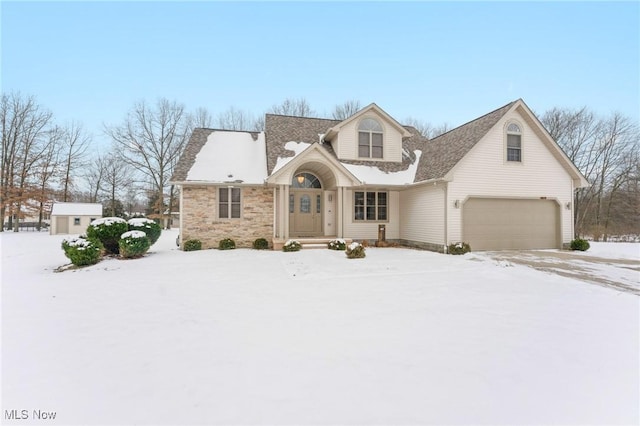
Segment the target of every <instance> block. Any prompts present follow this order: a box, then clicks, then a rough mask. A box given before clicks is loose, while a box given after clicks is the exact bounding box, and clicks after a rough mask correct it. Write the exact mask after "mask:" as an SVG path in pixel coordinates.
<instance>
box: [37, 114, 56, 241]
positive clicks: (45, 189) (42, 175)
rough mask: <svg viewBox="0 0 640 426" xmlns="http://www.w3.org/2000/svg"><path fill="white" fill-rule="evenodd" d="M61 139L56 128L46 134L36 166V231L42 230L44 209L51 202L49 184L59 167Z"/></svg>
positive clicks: (51, 189)
mask: <svg viewBox="0 0 640 426" xmlns="http://www.w3.org/2000/svg"><path fill="white" fill-rule="evenodd" d="M61 137H62V131H61V129H60V128H59V127H58V126H54V127H53V128H52V129H50V130H49V132H48V134H47V138H48V139H49V141H48V142H47V143H46V144H45V150H44V152H43V155H42V157H41V158H40V159H39V161H38V162H37V164H36V169H35V175H36V177H37V179H38V186H39V191H38V195H37V196H36V197H35V201H36V202H37V203H38V226H37V229H38V230H40V229H41V228H42V223H43V220H44V215H45V208H47V207H50V206H49V205H48V204H49V203H50V201H51V200H53V188H52V187H51V185H50V183H51V180H52V178H54V177H55V176H56V174H57V173H58V168H59V167H60V163H59V158H58V157H59V155H60V143H59V141H60V139H61Z"/></svg>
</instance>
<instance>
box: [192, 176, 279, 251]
mask: <svg viewBox="0 0 640 426" xmlns="http://www.w3.org/2000/svg"><path fill="white" fill-rule="evenodd" d="M241 191H242V195H241V203H242V204H241V208H242V217H241V218H240V219H218V202H217V198H218V187H217V186H185V187H183V189H182V200H183V204H182V211H181V214H182V228H181V229H180V232H181V234H182V241H183V242H184V241H187V240H191V239H198V240H200V241H202V248H203V249H205V248H218V243H219V242H220V240H222V239H223V238H232V239H233V240H234V241H235V242H236V247H252V245H253V242H254V241H255V240H256V238H265V239H267V241H271V239H272V237H273V189H272V188H266V187H262V186H259V187H241Z"/></svg>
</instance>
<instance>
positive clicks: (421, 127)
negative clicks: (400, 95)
mask: <svg viewBox="0 0 640 426" xmlns="http://www.w3.org/2000/svg"><path fill="white" fill-rule="evenodd" d="M403 124H404V125H406V126H411V127H414V128H415V129H416V130H417V131H419V132H420V134H421V135H422V136H424V137H425V138H431V137H432V135H433V126H432V125H431V123H429V122H427V121H422V120H418V119H417V118H413V117H409V118H407V119H406V120H404V122H403Z"/></svg>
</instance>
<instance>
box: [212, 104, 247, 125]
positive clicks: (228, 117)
mask: <svg viewBox="0 0 640 426" xmlns="http://www.w3.org/2000/svg"><path fill="white" fill-rule="evenodd" d="M253 122H254V120H253V118H252V117H251V114H249V113H247V112H245V111H242V110H240V109H236V108H234V107H229V109H227V110H226V111H224V112H222V113H220V114H218V117H217V119H216V127H218V128H220V129H224V130H250V127H251V126H252V124H253Z"/></svg>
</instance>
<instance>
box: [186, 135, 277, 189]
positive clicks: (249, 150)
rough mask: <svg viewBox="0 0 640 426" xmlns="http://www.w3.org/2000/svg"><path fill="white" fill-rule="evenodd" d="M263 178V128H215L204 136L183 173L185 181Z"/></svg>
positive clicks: (265, 167) (264, 165) (264, 159)
mask: <svg viewBox="0 0 640 426" xmlns="http://www.w3.org/2000/svg"><path fill="white" fill-rule="evenodd" d="M266 178H267V151H266V144H265V137H264V132H260V133H259V134H258V139H257V140H254V139H253V136H252V135H251V133H249V132H234V131H224V130H216V131H214V132H211V134H210V135H209V136H208V137H207V142H206V143H205V144H204V146H203V147H202V149H201V150H200V152H199V153H198V155H197V156H196V159H195V161H194V163H193V166H191V169H189V172H188V173H187V181H206V182H242V183H263V182H264V180H265V179H266Z"/></svg>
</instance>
